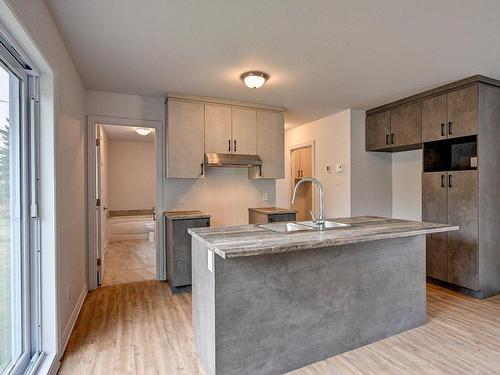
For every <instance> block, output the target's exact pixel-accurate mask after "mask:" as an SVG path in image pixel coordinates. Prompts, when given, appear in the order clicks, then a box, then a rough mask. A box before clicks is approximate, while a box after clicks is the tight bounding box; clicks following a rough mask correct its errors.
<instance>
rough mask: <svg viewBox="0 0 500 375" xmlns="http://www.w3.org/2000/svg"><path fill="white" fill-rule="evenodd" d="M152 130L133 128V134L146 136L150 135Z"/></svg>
mask: <svg viewBox="0 0 500 375" xmlns="http://www.w3.org/2000/svg"><path fill="white" fill-rule="evenodd" d="M152 131H153V129H148V128H135V132H136V133H137V134H139V135H148V134H151V132H152Z"/></svg>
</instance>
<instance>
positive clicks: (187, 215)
mask: <svg viewBox="0 0 500 375" xmlns="http://www.w3.org/2000/svg"><path fill="white" fill-rule="evenodd" d="M163 215H164V216H165V217H168V218H169V219H172V220H184V219H204V218H209V217H210V215H208V214H205V213H203V212H201V211H198V210H190V211H165V212H164V213H163Z"/></svg>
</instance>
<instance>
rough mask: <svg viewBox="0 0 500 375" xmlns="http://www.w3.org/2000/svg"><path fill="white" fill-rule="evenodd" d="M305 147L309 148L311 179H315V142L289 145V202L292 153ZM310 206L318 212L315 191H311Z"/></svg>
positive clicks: (291, 178) (291, 180)
mask: <svg viewBox="0 0 500 375" xmlns="http://www.w3.org/2000/svg"><path fill="white" fill-rule="evenodd" d="M306 147H311V153H312V155H311V163H312V165H311V171H312V173H311V174H312V177H313V178H316V145H315V141H314V140H312V141H308V142H302V143H297V144H294V145H291V146H288V160H289V164H290V165H289V168H288V172H289V173H290V183H289V186H290V187H291V188H290V190H288V191H289V194H290V197H289V198H290V199H288V201H289V202H290V201H291V199H292V193H293V187H292V186H293V171H292V168H293V165H292V164H293V163H292V152H293V151H295V150H298V149H299V148H306ZM312 206H313V210H315V211H317V210H318V207H319V205H318V204H316V189H314V187H313V189H312Z"/></svg>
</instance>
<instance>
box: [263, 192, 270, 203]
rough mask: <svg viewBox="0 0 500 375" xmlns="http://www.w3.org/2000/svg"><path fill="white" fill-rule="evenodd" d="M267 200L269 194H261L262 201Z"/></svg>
mask: <svg viewBox="0 0 500 375" xmlns="http://www.w3.org/2000/svg"><path fill="white" fill-rule="evenodd" d="M268 199H269V194H268V193H262V200H263V201H267V200H268Z"/></svg>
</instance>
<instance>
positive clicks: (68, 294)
mask: <svg viewBox="0 0 500 375" xmlns="http://www.w3.org/2000/svg"><path fill="white" fill-rule="evenodd" d="M66 301H67V302H69V301H71V285H69V284H68V285H66Z"/></svg>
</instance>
